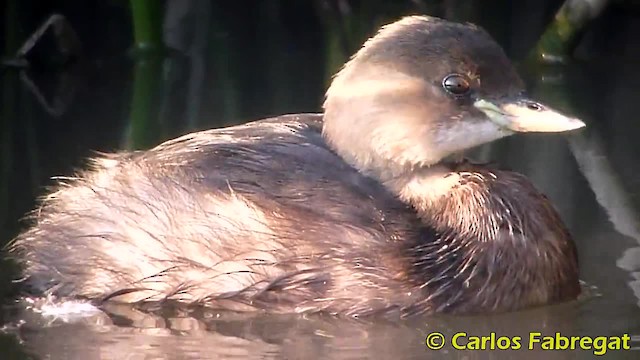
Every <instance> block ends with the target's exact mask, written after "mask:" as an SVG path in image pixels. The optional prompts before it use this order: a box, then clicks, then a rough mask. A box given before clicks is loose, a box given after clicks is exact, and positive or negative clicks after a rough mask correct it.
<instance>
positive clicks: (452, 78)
mask: <svg viewBox="0 0 640 360" xmlns="http://www.w3.org/2000/svg"><path fill="white" fill-rule="evenodd" d="M442 87H443V88H444V89H445V90H447V92H448V93H450V94H453V95H456V96H461V95H465V94H466V93H468V92H469V90H470V89H471V86H470V85H469V81H468V80H467V78H466V77H464V76H463V75H460V74H451V75H447V76H446V77H445V78H444V80H442Z"/></svg>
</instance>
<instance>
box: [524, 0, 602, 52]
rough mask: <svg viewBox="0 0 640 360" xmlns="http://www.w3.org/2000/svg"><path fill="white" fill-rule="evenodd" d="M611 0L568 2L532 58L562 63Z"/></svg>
mask: <svg viewBox="0 0 640 360" xmlns="http://www.w3.org/2000/svg"><path fill="white" fill-rule="evenodd" d="M608 3H609V0H566V1H565V3H564V4H563V5H562V7H561V8H560V10H558V12H557V13H556V16H555V18H554V20H553V22H552V23H551V24H550V25H549V27H547V30H546V31H545V32H544V33H543V34H542V36H541V37H540V40H538V43H537V44H536V46H535V48H534V50H533V52H532V54H531V57H532V58H534V59H537V60H538V61H542V62H550V63H562V62H565V60H566V58H567V56H568V55H569V53H570V52H571V50H572V49H573V47H574V45H575V41H576V39H577V37H578V36H579V35H580V34H581V33H582V32H583V30H584V29H585V27H586V26H587V24H588V23H589V22H590V21H591V20H593V19H594V18H596V17H598V15H600V13H601V12H602V10H604V8H605V7H606V5H607V4H608Z"/></svg>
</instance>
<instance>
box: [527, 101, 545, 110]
mask: <svg viewBox="0 0 640 360" xmlns="http://www.w3.org/2000/svg"><path fill="white" fill-rule="evenodd" d="M527 108H529V109H531V110H534V111H540V110H542V106H541V105H540V104H538V103H534V102H530V103H527Z"/></svg>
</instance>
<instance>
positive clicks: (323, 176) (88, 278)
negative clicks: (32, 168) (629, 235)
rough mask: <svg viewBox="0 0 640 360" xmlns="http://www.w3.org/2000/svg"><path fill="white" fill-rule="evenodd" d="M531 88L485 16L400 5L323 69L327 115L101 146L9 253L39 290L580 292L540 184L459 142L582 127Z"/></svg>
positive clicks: (485, 296) (397, 299) (567, 246)
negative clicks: (332, 68) (330, 75)
mask: <svg viewBox="0 0 640 360" xmlns="http://www.w3.org/2000/svg"><path fill="white" fill-rule="evenodd" d="M523 90H524V87H523V82H522V81H521V79H520V78H519V77H518V75H517V74H516V72H515V70H514V68H513V66H512V65H511V63H510V61H509V60H508V59H507V57H506V55H505V54H504V52H503V51H502V49H501V48H500V46H499V45H498V44H497V43H496V42H495V41H494V40H493V39H492V38H491V37H490V36H489V35H488V34H487V33H486V32H485V31H484V30H482V29H480V28H478V27H476V26H474V25H468V24H458V23H452V22H448V21H445V20H441V19H437V18H432V17H427V16H411V17H406V18H403V19H401V20H399V21H397V22H395V23H392V24H390V25H387V26H385V27H383V28H382V29H381V30H380V31H379V32H378V34H377V35H375V36H374V37H373V38H371V39H369V40H368V41H367V42H366V43H365V44H364V46H363V47H362V49H360V50H359V51H358V52H357V53H356V54H355V55H354V56H353V57H352V58H351V60H350V61H349V62H348V63H347V64H346V65H345V66H344V68H343V69H342V70H341V71H340V72H339V73H338V74H337V75H336V76H335V78H334V80H333V82H332V84H331V86H330V88H329V90H328V91H327V94H326V100H325V102H324V113H323V114H296V115H284V116H280V117H276V118H272V119H265V120H260V121H255V122H251V123H247V124H244V125H240V126H234V127H228V128H222V129H214V130H207V131H202V132H196V133H192V134H188V135H185V136H182V137H179V138H177V139H174V140H170V141H167V142H165V143H163V144H161V145H159V146H157V147H155V148H153V149H151V150H148V151H136V152H123V153H118V154H112V155H106V156H103V157H101V158H99V159H95V160H94V161H93V166H92V168H91V169H89V170H86V171H83V172H81V173H79V174H78V176H77V177H74V178H73V179H69V180H68V181H66V182H64V183H61V184H60V185H59V187H58V188H57V190H56V191H55V192H53V193H51V194H49V195H48V196H46V197H45V198H44V199H43V201H42V204H41V206H40V208H39V209H38V210H36V211H35V212H34V213H33V214H32V216H31V220H32V225H31V227H30V228H29V229H27V230H26V231H25V232H24V233H22V234H20V235H19V236H18V237H17V238H16V239H15V241H13V242H12V244H11V245H10V250H11V251H12V254H13V256H15V257H16V258H17V259H18V260H19V261H20V262H21V263H22V264H23V266H24V272H25V279H26V280H25V281H26V282H27V284H28V286H29V287H30V288H31V289H32V290H35V291H38V292H39V293H41V294H51V295H55V296H58V297H73V298H86V299H90V300H92V301H95V302H97V303H99V302H102V301H120V302H130V303H134V302H144V301H164V300H175V301H178V302H184V303H188V304H201V305H206V306H211V307H219V308H223V309H231V310H238V311H251V310H266V311H272V312H328V313H331V314H338V315H345V316H364V315H371V314H379V313H387V312H391V311H393V312H397V313H399V314H401V315H402V316H408V315H413V314H422V313H435V312H445V313H453V314H472V313H489V312H503V311H511V310H517V309H522V308H526V307H530V306H536V305H544V304H551V303H557V302H562V301H567V300H571V299H575V298H576V297H577V296H578V294H579V292H580V286H579V280H578V260H577V255H576V249H575V245H574V243H573V240H572V238H571V236H570V234H569V233H568V231H567V229H566V228H565V226H564V225H563V223H562V221H561V219H560V217H559V215H558V214H557V212H556V211H555V210H554V208H553V206H552V205H551V204H550V202H549V201H548V200H547V198H546V197H545V196H544V195H543V194H541V193H540V192H539V191H537V190H536V189H535V187H534V186H533V185H532V184H531V182H530V181H529V180H527V179H526V178H525V177H524V176H522V175H520V174H517V173H514V172H510V171H503V170H499V169H493V168H490V167H487V166H481V165H475V164H472V163H470V162H467V161H464V160H452V158H453V157H452V156H451V155H455V154H457V153H459V152H461V151H463V150H465V149H468V148H472V147H475V146H477V145H480V144H484V143H488V142H491V141H493V140H496V139H499V138H502V137H505V136H508V135H511V134H513V133H516V132H530V131H534V132H562V131H569V130H574V129H577V128H581V127H583V126H584V123H583V122H581V121H580V120H578V119H574V118H570V117H567V116H565V115H562V114H560V113H559V112H557V111H555V110H553V109H551V108H549V107H547V106H545V105H542V104H540V103H538V102H535V101H533V100H530V99H528V98H527V97H526V96H525V95H524V92H523Z"/></svg>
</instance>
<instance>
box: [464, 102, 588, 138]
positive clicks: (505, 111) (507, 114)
mask: <svg viewBox="0 0 640 360" xmlns="http://www.w3.org/2000/svg"><path fill="white" fill-rule="evenodd" d="M473 106H475V107H476V108H477V109H478V110H480V111H482V112H483V113H485V114H486V115H487V117H489V119H491V121H493V122H494V123H496V124H498V125H500V126H501V127H503V128H506V129H508V130H510V131H514V132H563V131H570V130H575V129H580V128H582V127H584V126H586V125H585V123H583V122H582V121H580V120H579V119H576V118H572V117H568V116H566V115H563V114H562V113H560V112H558V111H557V110H554V109H552V108H550V107H548V106H546V105H543V104H541V103H539V102H536V101H533V100H530V99H527V98H524V97H518V98H515V99H513V98H512V99H505V100H499V101H498V100H492V101H488V100H485V99H478V100H476V101H475V102H474V103H473Z"/></svg>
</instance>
